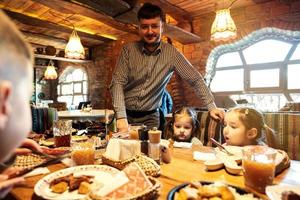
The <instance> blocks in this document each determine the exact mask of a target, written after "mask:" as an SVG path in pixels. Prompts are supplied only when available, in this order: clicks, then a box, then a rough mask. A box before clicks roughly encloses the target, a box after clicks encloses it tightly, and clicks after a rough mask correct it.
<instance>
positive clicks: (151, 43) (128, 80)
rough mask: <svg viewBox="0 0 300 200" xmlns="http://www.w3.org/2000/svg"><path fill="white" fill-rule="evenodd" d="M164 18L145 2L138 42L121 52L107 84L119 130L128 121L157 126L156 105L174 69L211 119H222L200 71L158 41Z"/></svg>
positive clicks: (175, 50)
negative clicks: (189, 87) (204, 106)
mask: <svg viewBox="0 0 300 200" xmlns="http://www.w3.org/2000/svg"><path fill="white" fill-rule="evenodd" d="M164 17H165V16H164V14H163V12H162V10H161V9H160V8H159V7H158V6H155V5H152V4H150V3H145V4H144V5H143V6H142V7H141V8H140V10H139V11H138V20H139V35H140V37H141V41H139V42H133V43H129V44H127V45H126V46H124V47H123V49H122V51H121V55H120V57H119V60H118V62H117V66H116V69H115V72H114V74H113V78H112V83H111V87H110V90H111V94H112V97H113V106H114V109H115V112H116V116H117V128H118V131H120V132H123V131H127V130H128V122H129V123H135V124H136V123H139V124H145V125H147V126H148V128H152V127H159V110H158V108H159V106H160V105H159V104H160V101H161V98H162V95H163V92H164V90H165V88H166V85H167V83H168V82H169V80H170V78H171V76H172V74H173V72H174V71H176V72H177V73H178V75H179V76H180V77H181V78H182V79H184V80H186V81H187V82H188V83H189V84H190V85H191V86H192V87H193V88H194V90H195V91H196V93H197V95H198V97H199V98H201V100H202V101H204V102H205V104H206V105H207V107H208V109H209V110H210V114H211V116H212V117H213V118H215V119H223V115H224V111H223V110H219V109H217V108H216V105H215V103H214V99H213V96H212V94H211V93H210V91H209V89H208V88H207V86H206V85H205V82H204V80H203V78H202V76H201V74H200V73H199V72H198V71H197V70H196V69H195V68H194V67H193V66H192V65H191V64H190V63H189V61H188V60H187V59H186V58H185V57H184V56H183V55H182V54H181V53H180V52H179V51H178V50H177V49H176V48H175V47H173V46H172V45H170V44H167V43H164V42H162V41H161V36H162V32H163V22H164V21H165V18H164Z"/></svg>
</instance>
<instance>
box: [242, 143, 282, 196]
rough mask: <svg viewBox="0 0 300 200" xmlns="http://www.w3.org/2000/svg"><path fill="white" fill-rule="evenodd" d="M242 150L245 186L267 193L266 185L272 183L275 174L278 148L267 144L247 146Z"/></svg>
mask: <svg viewBox="0 0 300 200" xmlns="http://www.w3.org/2000/svg"><path fill="white" fill-rule="evenodd" d="M242 152H243V161H242V168H243V173H244V181H245V186H246V187H248V188H250V189H253V190H255V191H257V192H260V193H263V194H265V189H266V186H268V185H272V183H273V179H274V176H275V158H276V153H277V152H276V150H275V149H272V148H270V147H267V146H246V147H244V148H243V151H242Z"/></svg>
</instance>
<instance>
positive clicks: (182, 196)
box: [167, 181, 260, 200]
mask: <svg viewBox="0 0 300 200" xmlns="http://www.w3.org/2000/svg"><path fill="white" fill-rule="evenodd" d="M167 199H168V200H187V199H199V200H201V199H203V200H204V199H226V200H234V199H239V200H241V199H246V200H259V199H260V198H259V197H258V196H257V195H255V194H253V193H250V192H248V191H247V190H245V189H242V188H239V187H236V186H231V185H227V184H225V183H222V182H206V181H195V182H190V183H183V184H181V185H178V186H176V187H174V188H173V189H172V190H171V191H170V192H169V193H168V196H167Z"/></svg>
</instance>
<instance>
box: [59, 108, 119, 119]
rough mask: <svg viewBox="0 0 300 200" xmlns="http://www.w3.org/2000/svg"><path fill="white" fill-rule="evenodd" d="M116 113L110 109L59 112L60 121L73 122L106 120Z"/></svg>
mask: <svg viewBox="0 0 300 200" xmlns="http://www.w3.org/2000/svg"><path fill="white" fill-rule="evenodd" d="M113 114H114V111H113V110H109V109H91V110H89V111H84V110H65V111H58V112H57V115H58V119H71V120H98V119H106V120H108V118H109V117H111V116H113Z"/></svg>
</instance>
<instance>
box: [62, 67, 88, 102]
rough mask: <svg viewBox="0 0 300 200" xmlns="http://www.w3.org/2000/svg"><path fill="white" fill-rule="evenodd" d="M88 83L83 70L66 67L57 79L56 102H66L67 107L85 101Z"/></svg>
mask: <svg viewBox="0 0 300 200" xmlns="http://www.w3.org/2000/svg"><path fill="white" fill-rule="evenodd" d="M87 91H88V81H87V74H86V72H85V71H84V70H83V69H80V68H73V67H68V68H66V69H65V70H64V72H63V73H62V75H61V76H60V77H59V82H58V85H57V96H58V97H57V100H58V101H61V102H67V106H68V107H71V106H72V107H73V106H74V107H75V106H78V104H79V102H81V101H87Z"/></svg>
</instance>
